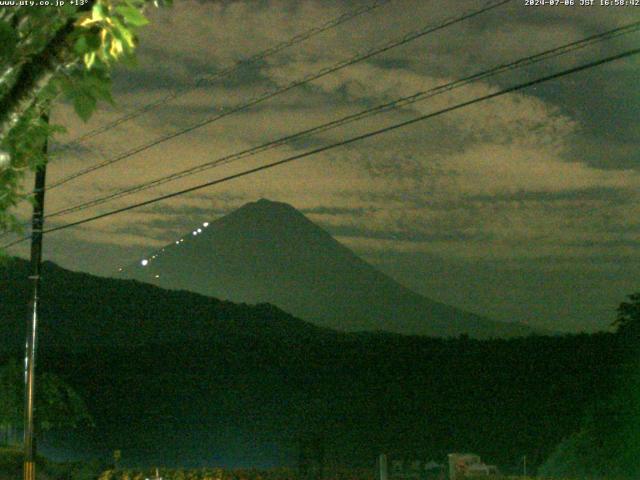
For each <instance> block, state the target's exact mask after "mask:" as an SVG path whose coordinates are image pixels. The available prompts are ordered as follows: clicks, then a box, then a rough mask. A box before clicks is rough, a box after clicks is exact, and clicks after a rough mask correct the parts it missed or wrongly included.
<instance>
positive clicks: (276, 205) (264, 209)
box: [232, 198, 302, 215]
mask: <svg viewBox="0 0 640 480" xmlns="http://www.w3.org/2000/svg"><path fill="white" fill-rule="evenodd" d="M247 212H255V213H258V214H260V215H264V214H265V213H267V214H269V213H271V214H280V215H282V214H286V213H288V214H295V215H302V214H301V213H300V212H299V211H298V210H296V209H295V207H293V206H291V205H289V204H288V203H284V202H276V201H273V200H269V199H267V198H261V199H259V200H257V201H255V202H249V203H245V204H244V205H243V206H241V207H240V208H239V209H237V210H236V211H235V212H232V214H234V213H247Z"/></svg>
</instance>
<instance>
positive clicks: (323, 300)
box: [118, 199, 533, 338]
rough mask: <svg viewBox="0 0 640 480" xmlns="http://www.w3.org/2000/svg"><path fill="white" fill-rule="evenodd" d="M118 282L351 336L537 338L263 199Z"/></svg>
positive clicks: (151, 256)
mask: <svg viewBox="0 0 640 480" xmlns="http://www.w3.org/2000/svg"><path fill="white" fill-rule="evenodd" d="M198 229H199V230H200V232H199V231H198ZM118 275H119V276H122V277H125V278H133V279H136V280H140V281H143V282H147V283H152V284H155V285H158V286H160V287H163V288H168V289H181V290H182V289H183V290H190V291H194V292H198V293H201V294H204V295H208V296H214V297H217V298H224V299H228V300H231V301H234V302H247V303H261V302H268V303H272V304H274V305H277V306H278V307H280V308H282V309H283V310H285V311H287V312H290V313H292V314H293V315H295V316H297V317H300V318H303V319H305V320H307V321H310V322H312V323H314V324H316V325H319V326H322V327H327V328H332V329H337V330H343V331H388V332H393V333H401V334H409V335H429V336H458V335H461V334H468V335H470V336H472V337H476V338H488V337H510V336H520V335H527V334H530V333H532V332H533V330H532V329H531V328H530V327H527V326H525V325H522V324H518V323H505V322H495V321H491V320H488V319H486V318H483V317H481V316H478V315H475V314H473V313H469V312H465V311H462V310H460V309H457V308H454V307H451V306H449V305H445V304H443V303H440V302H437V301H434V300H431V299H429V298H426V297H424V296H422V295H419V294H417V293H415V292H413V291H411V290H409V289H408V288H406V287H404V286H402V285H400V284H399V283H398V282H396V281H395V280H393V279H392V278H390V277H388V276H387V275H385V274H383V273H382V272H380V271H378V270H377V269H375V268H374V267H373V266H371V265H370V264H368V263H367V262H365V261H364V260H362V259H361V258H359V257H358V256H357V255H355V254H354V253H353V252H352V251H350V250H349V249H348V248H346V247H345V246H344V245H342V244H340V243H339V242H338V241H336V240H335V239H334V238H333V237H332V236H331V235H330V234H329V233H327V232H326V231H324V230H323V229H322V228H320V227H319V226H317V225H316V224H314V223H313V222H311V221H310V220H309V219H308V218H306V217H305V216H304V215H303V214H302V213H300V212H299V211H298V210H296V209H295V208H294V207H292V206H290V205H288V204H285V203H279V202H273V201H269V200H264V199H263V200H259V201H257V202H252V203H248V204H246V205H244V206H242V207H241V208H239V209H238V210H236V211H234V212H232V213H230V214H228V215H226V216H224V217H222V218H220V219H218V220H216V221H213V222H211V223H210V224H209V223H204V224H203V225H202V226H198V227H197V228H196V230H194V231H193V232H189V233H188V234H187V235H185V236H184V237H182V239H176V241H175V242H172V243H171V244H169V245H166V246H165V247H163V248H161V249H160V250H158V251H156V252H154V253H151V254H149V256H148V257H147V258H145V259H141V261H140V262H136V263H135V264H132V265H128V266H127V267H125V268H122V269H121V271H120V272H118Z"/></svg>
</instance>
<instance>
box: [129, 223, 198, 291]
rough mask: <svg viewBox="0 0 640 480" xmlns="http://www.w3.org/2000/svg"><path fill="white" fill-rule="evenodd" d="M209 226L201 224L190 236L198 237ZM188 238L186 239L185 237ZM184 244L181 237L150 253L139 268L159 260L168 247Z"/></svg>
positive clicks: (157, 275) (155, 276)
mask: <svg viewBox="0 0 640 480" xmlns="http://www.w3.org/2000/svg"><path fill="white" fill-rule="evenodd" d="M209 225H210V223H209V222H203V223H202V226H198V227H196V228H195V229H194V230H193V231H192V232H191V235H192V236H194V237H197V236H198V235H200V234H201V233H203V232H204V230H203V228H208V227H209ZM187 238H188V237H187ZM184 242H185V237H182V238H180V239H178V240H176V241H175V242H174V243H173V244H170V245H167V246H164V247H162V248H160V249H159V250H156V251H155V252H152V253H151V255H149V256H146V257H145V258H143V259H142V260H140V266H142V267H147V266H150V265H151V263H152V262H153V261H154V260H156V259H157V258H159V257H160V256H161V255H162V254H163V253H164V252H165V251H166V249H167V248H169V247H170V246H173V245H175V246H180V245H181V244H183V243H184ZM123 271H124V267H120V268H118V272H119V273H122V272H123ZM154 278H156V279H157V278H160V274H159V273H157V274H155V275H154Z"/></svg>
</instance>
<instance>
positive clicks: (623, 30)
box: [47, 21, 640, 218]
mask: <svg viewBox="0 0 640 480" xmlns="http://www.w3.org/2000/svg"><path fill="white" fill-rule="evenodd" d="M639 29H640V21H639V22H633V23H630V24H627V25H625V26H622V27H619V28H615V29H611V30H608V31H606V32H602V33H599V34H595V35H592V36H590V37H587V38H584V39H581V40H577V41H574V42H570V43H568V44H564V45H561V46H558V47H555V48H552V49H549V50H546V51H544V52H540V53H537V54H535V55H532V56H529V57H526V58H523V59H519V60H516V61H513V62H510V63H507V64H502V65H499V66H497V67H493V68H491V69H490V70H485V71H482V72H479V73H475V74H473V75H469V76H467V77H464V78H461V79H458V80H455V81H452V82H449V83H446V84H443V85H439V86H437V87H434V88H432V89H429V90H427V91H422V92H417V93H415V94H413V95H410V96H406V97H401V98H399V99H396V100H394V101H391V102H388V103H384V104H381V105H377V106H375V107H373V108H369V109H366V110H363V111H360V112H358V113H355V114H351V115H347V116H345V117H342V118H340V119H336V120H333V121H330V122H327V123H324V124H321V125H318V126H315V127H312V128H309V129H306V130H303V131H301V132H297V133H294V134H292V135H287V136H285V137H281V138H278V139H276V140H272V141H269V142H267V143H264V144H261V145H259V146H256V147H252V148H249V149H246V150H243V151H240V152H237V153H233V154H230V155H226V156H223V157H220V158H218V159H216V160H212V161H209V162H206V163H203V164H201V165H197V166H195V167H191V168H188V169H185V170H182V171H179V172H176V173H173V174H170V175H166V176H163V177H160V178H157V179H155V180H151V181H149V182H145V183H142V184H140V185H136V186H133V187H129V188H126V189H123V190H120V191H118V192H114V193H111V194H108V195H105V196H102V197H99V198H95V199H93V200H89V201H87V202H83V203H80V204H77V205H74V206H71V207H67V208H64V209H62V210H58V211H56V212H53V213H51V214H49V215H47V218H50V217H56V216H61V215H67V214H70V213H73V212H77V211H81V210H85V209H87V208H90V207H94V206H97V205H101V204H103V203H106V202H108V201H110V200H114V199H116V198H122V197H125V196H128V195H131V194H134V193H138V192H142V191H145V190H148V189H150V188H153V187H157V186H159V185H163V184H165V183H169V182H172V181H175V180H178V179H180V178H184V177H187V176H190V175H194V174H196V173H200V172H203V171H206V170H209V169H211V168H215V167H217V166H220V165H226V164H229V163H231V162H233V161H236V160H240V159H242V158H247V157H251V156H254V155H257V154H258V153H262V152H264V151H267V150H271V149H273V148H276V147H279V146H281V145H284V144H287V143H289V142H291V141H292V140H297V139H300V138H304V137H308V136H309V135H311V134H314V133H321V132H325V131H328V130H331V129H335V128H337V127H340V126H344V125H347V124H349V123H352V122H355V121H358V120H361V119H363V118H368V117H370V116H373V115H377V114H380V113H384V112H387V111H389V110H392V109H396V108H398V107H404V106H407V105H410V104H413V103H416V102H419V101H424V100H427V99H429V98H432V97H434V96H436V95H439V94H442V93H445V92H448V91H451V90H453V89H456V88H460V87H462V86H465V85H468V84H470V83H472V82H474V81H478V80H482V79H486V78H488V77H492V76H495V75H497V74H500V73H504V72H506V71H509V70H514V69H517V68H522V67H525V66H529V65H533V64H535V63H538V62H541V61H545V60H549V59H551V58H555V57H559V56H561V55H566V54H567V53H569V52H572V51H575V50H578V49H582V48H585V47H587V46H590V45H593V44H595V43H597V42H601V41H604V40H610V39H612V38H616V37H618V36H621V35H626V34H629V33H633V32H637V31H638V30H639Z"/></svg>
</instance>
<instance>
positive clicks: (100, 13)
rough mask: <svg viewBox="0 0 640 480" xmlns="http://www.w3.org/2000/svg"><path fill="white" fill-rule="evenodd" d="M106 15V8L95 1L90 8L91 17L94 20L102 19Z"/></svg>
mask: <svg viewBox="0 0 640 480" xmlns="http://www.w3.org/2000/svg"><path fill="white" fill-rule="evenodd" d="M108 15H109V13H108V12H107V8H106V7H105V6H104V5H103V4H101V3H96V4H95V5H94V6H93V8H92V9H91V18H93V19H94V20H104V19H105V18H106V17H107V16H108Z"/></svg>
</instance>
